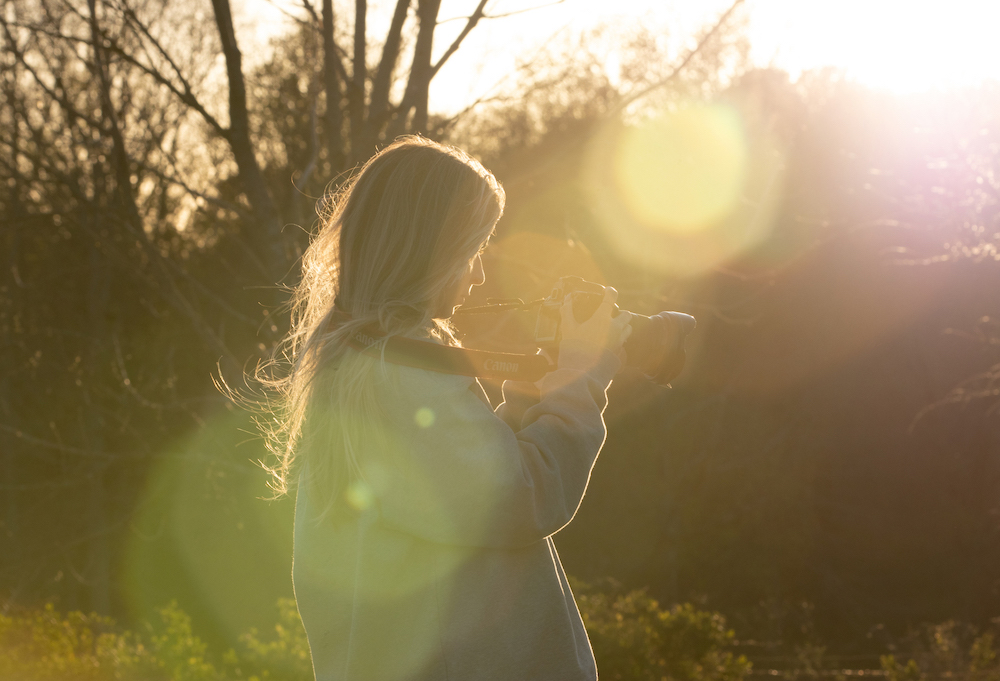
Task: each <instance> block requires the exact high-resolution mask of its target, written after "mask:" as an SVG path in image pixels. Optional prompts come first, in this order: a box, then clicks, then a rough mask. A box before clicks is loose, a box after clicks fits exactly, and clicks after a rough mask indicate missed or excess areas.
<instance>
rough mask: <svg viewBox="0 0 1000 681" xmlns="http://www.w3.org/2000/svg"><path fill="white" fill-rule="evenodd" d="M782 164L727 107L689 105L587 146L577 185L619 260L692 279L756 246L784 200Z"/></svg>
mask: <svg viewBox="0 0 1000 681" xmlns="http://www.w3.org/2000/svg"><path fill="white" fill-rule="evenodd" d="M783 172H784V155H783V154H782V153H781V151H780V149H779V147H778V146H777V145H776V144H775V143H774V142H773V140H772V139H771V137H770V136H769V135H767V134H753V135H750V134H748V131H747V130H746V125H745V123H744V120H743V118H742V117H741V115H740V113H739V111H738V110H737V109H736V108H734V107H732V106H729V105H725V104H713V105H704V104H698V105H690V106H686V107H682V108H680V109H678V110H676V111H673V112H670V113H666V114H663V115H661V116H659V117H657V118H654V119H651V120H649V121H647V122H645V123H643V124H640V125H634V126H623V125H621V124H615V125H609V126H608V127H606V128H605V129H604V130H603V131H601V132H600V133H599V134H597V135H595V136H594V138H593V140H592V141H591V143H590V147H589V149H588V154H587V158H586V162H585V166H584V170H583V176H582V177H583V184H584V187H585V189H586V195H587V198H588V199H589V201H590V203H591V208H592V210H593V212H594V215H595V218H596V220H597V223H598V226H599V227H600V228H601V229H602V230H603V232H604V234H605V236H606V237H607V240H608V243H609V244H610V245H611V246H612V248H614V249H615V251H616V252H617V254H618V256H619V257H621V258H622V259H624V260H626V261H627V262H630V263H632V264H633V265H635V266H637V267H640V268H642V269H646V270H651V271H654V272H657V273H659V274H666V275H668V276H680V277H692V276H698V275H700V274H702V273H704V272H706V271H709V270H711V269H713V268H715V267H718V266H720V265H722V264H723V263H726V262H728V261H731V260H733V259H734V258H736V257H738V256H740V255H741V254H743V253H746V252H747V251H748V250H750V249H752V248H754V247H755V246H757V245H758V244H760V243H761V242H762V241H763V240H764V239H765V238H766V237H767V235H768V234H769V233H770V232H771V226H772V221H773V218H774V216H775V214H776V210H775V209H776V207H777V204H778V199H779V198H780V196H781V188H782V185H783Z"/></svg>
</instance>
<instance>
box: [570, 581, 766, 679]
mask: <svg viewBox="0 0 1000 681" xmlns="http://www.w3.org/2000/svg"><path fill="white" fill-rule="evenodd" d="M574 590H575V591H576V593H577V602H578V604H579V606H580V612H581V614H582V615H583V620H584V623H585V625H586V627H587V632H588V634H589V635H590V641H591V645H592V646H593V648H594V656H595V657H596V658H597V665H598V669H599V671H600V674H601V678H607V679H615V680H616V681H632V680H635V681H639V680H640V679H642V680H645V679H649V680H651V681H652V680H659V679H672V680H673V681H740V680H741V679H743V678H744V677H745V676H746V675H747V674H748V673H749V672H750V668H751V664H750V662H748V661H747V659H746V658H745V657H744V656H742V655H739V656H737V655H734V654H733V653H732V652H730V651H729V650H727V648H729V647H730V646H732V644H733V637H734V635H733V631H732V630H731V629H727V628H726V619H725V617H723V616H722V615H721V614H719V613H717V612H709V611H705V610H698V609H697V608H695V607H694V605H692V604H691V603H684V604H680V605H674V606H673V607H671V608H670V609H669V610H665V609H663V608H661V607H660V604H659V603H658V602H657V601H656V600H655V599H653V598H651V597H650V596H649V594H648V593H647V592H646V590H645V589H636V590H633V591H629V592H622V591H621V590H620V589H613V590H609V591H598V590H595V589H593V588H592V587H588V586H586V585H577V586H576V588H575V589H574Z"/></svg>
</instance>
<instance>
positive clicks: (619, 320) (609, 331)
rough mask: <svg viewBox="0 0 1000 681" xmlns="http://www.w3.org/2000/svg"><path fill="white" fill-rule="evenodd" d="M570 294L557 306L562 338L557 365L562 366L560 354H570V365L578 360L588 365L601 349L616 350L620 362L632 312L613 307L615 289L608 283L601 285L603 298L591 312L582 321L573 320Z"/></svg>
mask: <svg viewBox="0 0 1000 681" xmlns="http://www.w3.org/2000/svg"><path fill="white" fill-rule="evenodd" d="M572 298H573V296H572V294H571V295H569V296H566V299H565V300H564V301H563V305H562V309H561V310H560V314H561V316H562V320H561V323H560V332H561V335H562V339H561V341H560V343H559V365H560V366H565V363H564V362H563V358H564V356H566V355H572V356H574V357H573V359H574V362H573V363H574V366H575V363H576V362H578V361H581V360H582V361H583V363H584V364H585V365H586V366H592V365H594V364H596V363H597V360H598V359H599V358H600V356H601V353H603V352H604V351H605V350H608V351H610V352H612V353H614V354H616V355H617V356H618V358H619V359H621V361H622V363H623V364H624V363H625V359H626V358H625V350H624V349H623V348H622V344H623V343H624V342H625V340H626V339H627V338H628V337H629V335H630V334H631V333H632V326H631V325H630V322H631V321H632V315H631V314H630V313H628V312H626V311H625V310H618V309H616V308H615V301H616V300H617V299H618V291H616V290H615V289H614V288H612V287H610V286H607V287H605V289H604V300H602V301H601V304H600V305H598V307H597V309H596V310H595V311H594V314H592V315H591V316H590V318H589V319H587V320H586V321H584V322H582V323H581V322H578V321H576V317H575V316H574V314H573V300H572ZM616 313H617V314H616ZM564 350H567V351H569V352H564ZM581 355H582V357H581ZM567 359H568V358H567ZM578 368H582V367H578Z"/></svg>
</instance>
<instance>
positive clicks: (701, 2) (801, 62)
mask: <svg viewBox="0 0 1000 681" xmlns="http://www.w3.org/2000/svg"><path fill="white" fill-rule="evenodd" d="M273 3H288V4H285V5H282V6H285V7H294V6H296V2H294V1H293V0H235V2H234V6H235V9H236V10H237V12H238V17H239V18H238V22H239V23H240V30H241V39H244V40H245V41H246V43H247V44H248V45H249V46H250V48H251V49H250V50H248V49H246V48H244V52H245V53H248V54H249V55H251V56H252V55H258V56H262V55H264V54H265V53H266V51H265V50H262V49H260V46H261V45H262V44H263V43H266V39H267V38H268V37H269V36H271V35H274V34H275V33H277V32H280V31H282V30H284V27H286V26H287V25H288V24H287V21H286V20H285V19H284V18H283V17H282V15H281V14H280V12H277V11H276V10H275V6H274V4H273ZM369 4H370V5H371V6H372V9H371V10H370V12H371V14H372V16H371V17H370V18H369V31H370V34H371V35H376V34H378V33H379V27H380V26H382V25H383V24H385V25H387V24H388V20H389V14H390V12H391V10H392V5H393V4H394V3H393V2H392V1H391V0H369ZM475 4H476V2H475V0H444V1H443V3H442V8H441V13H440V15H439V16H440V19H441V20H442V21H443V22H444V23H442V24H441V26H440V27H439V29H438V33H437V34H436V37H435V51H436V52H437V53H439V54H440V52H441V51H443V50H444V49H445V48H446V47H447V45H448V44H449V43H450V42H451V37H452V36H453V35H454V34H456V33H457V32H458V31H459V30H461V28H462V26H463V24H464V22H463V21H462V20H461V19H460V18H461V17H463V16H465V15H467V14H468V13H469V12H470V11H471V9H472V8H473V7H474V6H475ZM730 4H731V0H687V1H686V2H685V1H683V0H562V1H561V2H557V1H554V0H491V2H490V4H489V5H487V13H488V14H491V15H500V14H508V15H509V16H506V17H504V18H498V19H492V20H489V21H483V22H481V23H480V25H479V26H477V27H476V29H475V31H474V32H473V33H472V34H471V35H470V36H469V38H468V39H467V40H466V42H465V43H464V44H463V47H462V48H461V50H460V51H459V52H457V53H456V54H455V55H454V56H453V57H452V58H451V59H450V60H449V62H448V63H447V64H446V65H445V67H444V68H443V69H442V70H441V72H440V73H439V74H438V77H437V78H436V79H435V82H434V84H433V85H432V90H431V106H432V108H433V109H435V110H436V111H438V112H442V113H447V112H452V111H457V110H460V109H461V108H463V107H464V106H465V105H466V104H468V103H470V102H472V101H474V100H475V99H476V98H478V97H480V96H482V95H484V94H486V93H489V92H491V91H493V90H494V89H495V88H498V87H503V85H504V84H505V79H509V74H510V73H511V70H512V69H513V67H514V64H515V62H516V60H517V58H518V57H521V56H523V55H526V54H531V53H532V52H533V51H536V50H538V49H540V48H541V47H542V46H543V45H545V44H546V42H547V41H549V40H551V39H553V37H554V36H555V37H558V36H560V35H564V34H567V33H569V34H573V33H575V32H579V31H584V30H586V29H588V28H591V27H593V26H596V25H599V24H602V23H608V24H624V23H627V22H632V21H641V22H642V23H643V24H644V25H645V26H647V27H650V28H660V27H662V28H663V29H664V30H665V31H667V32H669V34H671V35H674V36H678V38H679V40H678V45H682V44H684V41H685V40H690V37H691V35H692V34H693V33H694V32H695V31H696V30H697V29H698V28H700V27H702V26H704V25H706V24H709V23H712V22H713V21H714V20H715V19H716V18H717V17H718V16H719V15H720V14H721V13H722V12H723V11H725V10H726V9H727V8H728V7H729V6H730ZM525 10H529V11H525ZM745 11H746V12H747V15H748V26H747V30H748V32H749V38H750V42H751V46H752V59H753V61H754V63H755V64H757V65H759V66H775V67H778V68H782V69H784V70H786V71H788V72H789V73H790V74H791V75H792V77H793V79H794V78H795V77H797V76H798V74H799V73H801V72H802V71H804V70H808V69H811V68H817V67H821V66H834V67H837V68H839V69H842V70H843V71H844V72H845V73H846V75H847V76H848V77H849V78H851V79H853V80H856V81H858V82H860V83H863V84H865V85H869V86H871V87H875V88H879V89H888V90H891V91H894V92H918V91H924V90H928V89H934V88H939V89H940V88H948V87H952V86H962V85H969V84H975V83H978V82H980V81H982V80H984V79H987V78H990V79H994V80H1000V40H998V39H997V35H996V31H997V27H998V26H1000V0H947V2H945V1H944V0H746V2H745ZM451 18H457V19H455V20H454V21H445V20H447V19H451ZM609 58H610V55H609ZM251 61H252V59H251Z"/></svg>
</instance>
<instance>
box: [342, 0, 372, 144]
mask: <svg viewBox="0 0 1000 681" xmlns="http://www.w3.org/2000/svg"><path fill="white" fill-rule="evenodd" d="M367 14H368V3H367V0H354V63H353V75H352V77H351V89H350V90H349V92H348V97H347V102H348V108H349V110H350V111H349V113H350V117H351V159H352V160H353V162H354V163H360V162H362V161H364V160H365V159H367V158H368V157H369V156H370V155H371V154H372V153H373V152H374V149H372V150H368V149H365V148H363V140H364V137H365V133H364V125H365V81H366V80H367V79H368V69H367V67H366V65H365V54H366V52H367V40H366V36H365V30H366V26H365V24H366V18H367Z"/></svg>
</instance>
